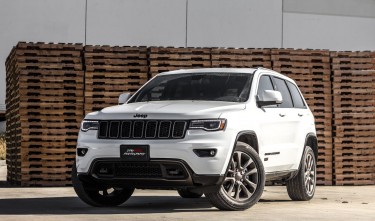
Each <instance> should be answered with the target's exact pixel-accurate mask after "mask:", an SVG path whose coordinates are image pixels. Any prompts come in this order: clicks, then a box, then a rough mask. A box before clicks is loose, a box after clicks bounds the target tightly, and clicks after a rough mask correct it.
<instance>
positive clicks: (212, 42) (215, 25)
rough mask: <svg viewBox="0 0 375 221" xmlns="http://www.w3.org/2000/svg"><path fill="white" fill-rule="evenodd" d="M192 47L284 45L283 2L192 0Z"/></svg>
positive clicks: (189, 34)
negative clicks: (282, 40) (282, 42)
mask: <svg viewBox="0 0 375 221" xmlns="http://www.w3.org/2000/svg"><path fill="white" fill-rule="evenodd" d="M187 21H188V22H187V46H189V47H223V46H224V47H250V48H251V47H253V48H254V47H255V48H259V47H281V35H282V29H281V27H282V24H281V22H282V1H280V0H268V1H254V0H232V1H228V0H189V2H188V14H187Z"/></svg>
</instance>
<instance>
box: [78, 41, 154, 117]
mask: <svg viewBox="0 0 375 221" xmlns="http://www.w3.org/2000/svg"><path fill="white" fill-rule="evenodd" d="M84 59H85V60H84V62H85V68H86V74H85V112H86V114H87V113H89V112H92V111H97V110H101V109H102V108H104V107H108V106H112V105H116V104H117V103H118V97H119V95H120V94H122V93H124V92H135V91H136V90H138V88H140V87H141V86H142V85H143V84H144V83H146V81H147V80H148V63H147V48H146V47H110V46H85V51H84Z"/></svg>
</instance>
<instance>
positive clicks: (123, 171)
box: [115, 163, 163, 178]
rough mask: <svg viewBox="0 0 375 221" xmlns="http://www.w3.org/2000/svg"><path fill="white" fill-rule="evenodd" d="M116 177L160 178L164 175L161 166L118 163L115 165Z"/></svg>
mask: <svg viewBox="0 0 375 221" xmlns="http://www.w3.org/2000/svg"><path fill="white" fill-rule="evenodd" d="M115 176H116V177H132V178H136V177H149V178H160V177H162V176H163V174H162V172H161V168H160V165H159V164H156V163H155V164H153V163H148V164H145V163H117V164H115Z"/></svg>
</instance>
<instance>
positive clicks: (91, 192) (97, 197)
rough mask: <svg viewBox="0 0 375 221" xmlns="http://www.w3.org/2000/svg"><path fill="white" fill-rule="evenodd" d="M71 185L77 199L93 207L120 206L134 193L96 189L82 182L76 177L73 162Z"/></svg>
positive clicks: (131, 191) (110, 188) (132, 189)
mask: <svg viewBox="0 0 375 221" xmlns="http://www.w3.org/2000/svg"><path fill="white" fill-rule="evenodd" d="M72 183H73V187H74V191H75V192H76V193H77V195H78V197H79V198H80V199H81V200H82V201H83V202H85V203H87V204H88V205H90V206H95V207H106V206H118V205H121V204H123V203H124V202H125V201H127V200H128V199H129V198H130V197H131V195H132V194H133V192H134V188H118V187H108V186H106V187H104V186H103V187H98V186H95V185H93V184H89V183H85V182H82V181H81V180H79V178H78V176H77V167H76V163H75V162H74V164H73V168H72Z"/></svg>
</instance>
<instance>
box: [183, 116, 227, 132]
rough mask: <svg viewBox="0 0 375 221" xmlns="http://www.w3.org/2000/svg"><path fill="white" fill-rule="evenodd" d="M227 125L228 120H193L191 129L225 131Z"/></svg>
mask: <svg viewBox="0 0 375 221" xmlns="http://www.w3.org/2000/svg"><path fill="white" fill-rule="evenodd" d="M226 123H227V120H226V119H205V120H192V121H191V122H190V125H189V129H202V130H206V131H218V130H224V128H225V125H226Z"/></svg>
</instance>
